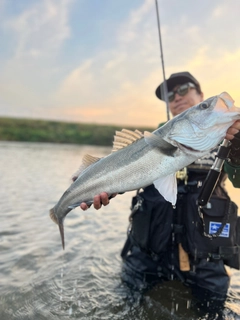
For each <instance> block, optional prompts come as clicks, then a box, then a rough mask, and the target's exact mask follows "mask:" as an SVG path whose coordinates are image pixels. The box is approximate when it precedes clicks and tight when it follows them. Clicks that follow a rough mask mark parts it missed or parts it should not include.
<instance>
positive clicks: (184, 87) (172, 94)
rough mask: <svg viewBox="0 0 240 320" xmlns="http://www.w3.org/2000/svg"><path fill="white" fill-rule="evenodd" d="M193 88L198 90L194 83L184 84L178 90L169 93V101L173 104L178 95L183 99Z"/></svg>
mask: <svg viewBox="0 0 240 320" xmlns="http://www.w3.org/2000/svg"><path fill="white" fill-rule="evenodd" d="M191 88H196V86H195V85H194V84H193V83H191V82H188V83H185V84H182V85H181V86H180V87H178V88H177V89H176V90H172V91H169V92H168V101H169V102H172V101H173V100H174V99H175V94H176V93H177V94H179V95H180V96H182V97H183V96H185V94H187V93H188V91H189V89H191Z"/></svg>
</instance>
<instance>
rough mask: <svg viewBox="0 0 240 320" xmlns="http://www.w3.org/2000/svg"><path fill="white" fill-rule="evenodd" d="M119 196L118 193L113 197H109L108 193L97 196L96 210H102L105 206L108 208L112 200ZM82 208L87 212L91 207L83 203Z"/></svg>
mask: <svg viewBox="0 0 240 320" xmlns="http://www.w3.org/2000/svg"><path fill="white" fill-rule="evenodd" d="M116 195H117V193H115V194H113V195H112V196H111V197H109V196H108V194H107V193H106V192H101V193H100V194H97V195H95V196H94V198H93V206H94V208H95V209H96V210H98V209H100V208H101V207H102V205H103V206H106V205H108V204H109V201H110V199H112V198H114V197H115V196H116ZM80 208H81V209H82V210H83V211H85V210H87V209H88V208H90V206H88V205H87V203H86V202H82V203H81V204H80Z"/></svg>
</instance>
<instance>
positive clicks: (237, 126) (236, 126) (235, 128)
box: [225, 120, 240, 140]
mask: <svg viewBox="0 0 240 320" xmlns="http://www.w3.org/2000/svg"><path fill="white" fill-rule="evenodd" d="M239 131H240V120H237V121H235V122H234V123H233V124H232V126H231V127H230V128H229V129H228V130H227V134H226V137H225V139H227V140H232V139H233V138H234V136H235V135H236V134H237V133H238V132H239Z"/></svg>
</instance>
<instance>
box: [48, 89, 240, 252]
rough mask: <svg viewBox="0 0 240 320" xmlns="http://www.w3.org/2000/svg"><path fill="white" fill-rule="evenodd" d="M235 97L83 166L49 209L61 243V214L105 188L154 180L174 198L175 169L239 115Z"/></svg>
mask: <svg viewBox="0 0 240 320" xmlns="http://www.w3.org/2000/svg"><path fill="white" fill-rule="evenodd" d="M233 102H234V101H233V100H232V98H231V97H230V96H229V95H228V94H227V93H222V94H221V95H218V96H215V97H212V98H209V99H207V100H205V101H203V102H202V103H200V104H198V105H196V106H194V107H192V108H190V109H188V110H186V111H184V112H183V113H181V114H180V115H178V116H176V117H175V118H173V119H172V120H170V121H168V122H167V123H166V124H165V125H164V126H162V127H160V128H158V129H157V130H155V131H154V132H152V133H148V132H145V133H144V135H143V136H142V137H141V138H139V139H137V140H136V141H134V142H132V143H131V144H129V145H127V146H126V147H124V148H120V149H119V150H117V151H116V152H113V153H111V154H109V155H108V156H106V157H104V158H101V159H94V160H92V161H91V164H90V165H89V166H85V168H84V170H83V171H82V172H81V173H80V174H79V175H78V177H77V178H76V180H75V181H74V182H73V183H72V184H71V185H70V187H69V188H68V189H67V190H66V191H65V192H64V194H63V195H62V197H61V198H60V200H59V201H58V203H57V204H56V205H55V207H54V208H52V209H51V210H50V216H51V218H52V220H53V221H54V222H56V223H57V224H58V226H59V229H60V234H61V238H62V245H63V248H64V232H63V220H64V218H65V217H66V215H67V214H68V212H70V211H71V210H72V209H73V208H75V207H77V206H79V205H80V204H81V203H82V202H87V203H91V202H92V201H93V197H94V196H95V195H97V194H99V193H101V192H107V193H108V194H109V195H111V194H114V193H122V192H127V191H131V190H136V189H139V188H143V187H146V186H148V185H150V184H152V183H154V185H155V187H156V188H157V189H158V190H159V192H160V193H161V194H162V195H163V196H164V197H165V199H166V200H168V201H171V202H172V203H173V204H174V203H175V201H176V193H177V191H176V178H175V173H176V172H177V171H178V170H180V169H182V168H183V167H185V166H187V165H189V164H190V163H192V162H194V161H195V160H197V159H199V158H201V157H203V156H204V155H206V154H207V153H208V152H209V151H210V150H212V149H213V148H215V147H216V146H217V145H218V144H219V143H220V142H221V141H222V140H223V138H224V137H225V134H226V131H227V129H228V128H229V127H230V126H231V125H232V124H233V123H234V121H236V120H238V119H240V109H239V108H237V107H235V106H234V104H233ZM130 136H131V133H126V140H128V138H131V137H130ZM121 139H122V140H121ZM121 139H120V140H121V141H124V140H125V139H124V138H121ZM133 140H134V139H133Z"/></svg>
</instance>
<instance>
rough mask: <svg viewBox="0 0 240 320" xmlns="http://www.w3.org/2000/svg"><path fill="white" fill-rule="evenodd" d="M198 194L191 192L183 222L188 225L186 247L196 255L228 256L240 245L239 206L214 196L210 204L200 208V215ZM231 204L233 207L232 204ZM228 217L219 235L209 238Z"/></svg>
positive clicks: (205, 256) (214, 257)
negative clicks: (239, 228) (239, 231)
mask: <svg viewBox="0 0 240 320" xmlns="http://www.w3.org/2000/svg"><path fill="white" fill-rule="evenodd" d="M197 198H198V194H189V195H188V197H187V201H186V208H185V215H184V217H183V219H184V225H185V228H186V239H185V240H186V243H185V244H184V247H185V250H186V249H187V250H188V252H190V253H191V255H192V256H193V257H195V258H207V257H211V258H213V259H228V258H230V257H232V256H233V254H234V250H235V249H234V247H235V246H236V245H237V234H236V227H237V206H236V204H235V203H234V202H232V201H230V203H229V201H228V200H225V199H222V198H217V197H214V196H212V197H211V199H210V201H209V203H208V204H207V205H206V206H205V207H203V208H202V209H201V211H202V216H203V219H201V218H200V216H199V212H198V206H197ZM229 204H230V206H229ZM226 215H227V216H228V219H227V221H226V225H225V226H224V228H223V231H222V232H221V234H220V235H219V236H218V237H213V238H211V237H207V236H204V232H205V233H206V234H210V235H211V234H214V233H216V232H217V231H218V229H219V228H220V227H221V225H222V222H223V221H225V220H226V218H225V217H226Z"/></svg>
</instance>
